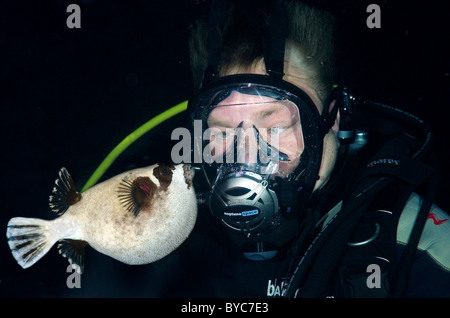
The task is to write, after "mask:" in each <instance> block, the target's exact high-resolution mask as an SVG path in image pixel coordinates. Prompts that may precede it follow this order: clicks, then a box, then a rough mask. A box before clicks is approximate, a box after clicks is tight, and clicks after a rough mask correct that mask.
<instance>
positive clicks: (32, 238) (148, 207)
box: [7, 164, 197, 268]
mask: <svg viewBox="0 0 450 318" xmlns="http://www.w3.org/2000/svg"><path fill="white" fill-rule="evenodd" d="M193 175H194V173H193V170H191V168H190V167H189V166H188V165H176V166H164V165H159V164H156V165H152V166H149V167H145V168H139V169H134V170H130V171H127V172H124V173H122V174H119V175H117V176H115V177H112V178H111V179H109V180H106V181H104V182H102V183H100V184H98V185H96V186H94V187H92V188H90V189H88V190H87V191H85V192H84V193H82V194H80V193H78V192H76V190H75V188H74V183H73V180H72V178H71V176H70V175H69V174H68V172H67V170H66V169H65V168H63V169H61V171H60V173H59V178H58V179H57V180H56V182H55V188H54V190H53V193H52V195H51V196H50V207H51V208H52V209H53V210H54V211H55V212H57V213H58V214H61V216H60V217H58V218H56V219H54V220H50V221H46V220H41V219H33V218H21V217H18V218H12V219H11V220H10V221H9V223H8V228H7V237H8V243H9V246H10V248H11V251H12V254H13V256H14V258H15V259H16V260H17V262H18V263H19V264H20V265H21V266H22V267H23V268H27V267H29V266H31V265H33V264H34V263H35V262H37V261H38V260H39V259H40V258H41V257H42V256H44V255H45V254H46V253H47V252H48V250H49V249H50V248H51V247H52V246H53V245H54V244H55V243H56V242H58V241H60V243H59V244H58V249H59V251H60V253H61V254H62V255H63V256H65V257H67V258H68V259H69V261H70V262H71V263H76V264H78V265H80V267H81V268H82V267H83V252H84V246H86V245H90V246H91V247H93V248H94V249H95V250H97V251H99V252H101V253H103V254H106V255H109V256H111V257H113V258H115V259H117V260H119V261H121V262H123V263H126V264H130V265H138V264H147V263H151V262H155V261H157V260H159V259H161V258H163V257H164V256H166V255H168V254H169V253H171V252H172V251H173V250H175V249H176V248H177V247H178V246H179V245H180V244H181V243H182V242H183V241H184V240H185V239H186V238H187V237H188V236H189V234H190V232H191V231H192V229H193V227H194V224H195V220H196V216H197V202H196V196H195V192H194V188H193V186H192V178H193Z"/></svg>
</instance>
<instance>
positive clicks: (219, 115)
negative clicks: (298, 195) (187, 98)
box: [204, 90, 304, 178]
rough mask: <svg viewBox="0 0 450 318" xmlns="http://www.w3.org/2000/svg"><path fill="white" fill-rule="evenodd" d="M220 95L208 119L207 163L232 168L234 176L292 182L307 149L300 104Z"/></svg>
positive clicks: (272, 98)
mask: <svg viewBox="0 0 450 318" xmlns="http://www.w3.org/2000/svg"><path fill="white" fill-rule="evenodd" d="M253 94H256V95H253ZM217 96H220V97H218V98H216V99H215V101H218V103H217V104H213V105H211V107H209V114H208V116H207V117H206V125H205V126H206V127H207V129H206V130H205V133H204V140H205V143H206V145H205V151H204V155H206V157H207V158H204V159H205V161H206V162H207V163H213V162H215V163H227V164H232V165H228V167H229V169H233V170H234V171H236V169H244V170H251V171H255V172H257V173H260V174H263V175H265V174H271V175H273V176H281V177H282V178H286V177H288V176H289V174H290V173H292V172H293V171H294V169H295V167H296V166H297V165H298V163H299V160H300V156H301V154H302V152H303V149H304V143H303V134H302V130H301V124H300V114H299V110H298V107H297V105H296V104H294V103H293V102H291V101H289V100H287V99H286V98H283V97H282V96H277V98H275V96H263V95H262V94H260V92H258V91H257V90H253V91H252V94H248V91H246V92H245V93H243V92H239V91H236V90H235V91H231V92H228V93H224V92H222V93H219V94H217Z"/></svg>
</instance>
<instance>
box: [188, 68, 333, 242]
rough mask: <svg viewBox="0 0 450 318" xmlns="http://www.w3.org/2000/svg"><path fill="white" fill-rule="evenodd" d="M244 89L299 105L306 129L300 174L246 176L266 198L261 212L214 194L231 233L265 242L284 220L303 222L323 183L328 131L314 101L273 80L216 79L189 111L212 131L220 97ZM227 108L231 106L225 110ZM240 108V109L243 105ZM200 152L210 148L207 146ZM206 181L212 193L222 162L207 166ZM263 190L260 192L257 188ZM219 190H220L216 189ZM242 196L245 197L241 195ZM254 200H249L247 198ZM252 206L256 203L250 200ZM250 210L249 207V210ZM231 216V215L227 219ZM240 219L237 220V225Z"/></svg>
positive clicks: (216, 210)
mask: <svg viewBox="0 0 450 318" xmlns="http://www.w3.org/2000/svg"><path fill="white" fill-rule="evenodd" d="M238 87H248V88H249V90H250V89H251V88H255V89H256V90H257V91H258V93H259V94H261V95H262V96H268V97H274V96H283V98H285V99H287V100H289V101H290V102H292V103H294V104H295V105H296V106H297V108H298V111H299V114H300V124H301V127H302V133H303V142H304V150H303V152H302V154H301V156H300V162H299V164H298V166H297V167H296V168H295V170H294V171H293V172H292V173H291V174H290V175H289V176H288V177H287V178H280V177H277V178H275V179H267V178H264V177H261V176H257V175H255V174H253V173H251V172H248V173H246V174H245V175H243V176H242V175H241V177H244V178H243V182H245V183H247V184H252V186H250V185H249V186H248V187H247V188H248V189H252V187H254V188H255V189H256V190H255V192H254V195H255V196H260V197H264V199H263V201H264V202H266V203H267V204H265V207H261V206H259V207H258V208H257V209H258V211H259V213H257V214H256V213H254V214H252V212H251V211H253V209H251V208H250V206H251V205H250V204H248V205H246V204H244V205H241V204H240V203H236V204H234V203H233V202H231V201H232V200H230V199H232V197H230V196H228V195H227V194H224V193H223V189H218V191H216V192H215V191H214V189H213V190H212V191H211V193H210V196H209V200H208V204H209V206H210V208H211V212H212V214H213V215H214V217H215V218H217V219H218V220H219V221H220V222H221V223H222V224H224V225H225V226H226V227H227V228H228V229H230V230H232V231H234V232H239V233H241V234H243V235H244V236H245V237H246V238H247V239H250V238H254V237H261V236H262V235H264V234H267V233H270V232H272V231H273V230H274V229H276V228H277V227H278V225H279V224H280V222H282V219H283V218H289V219H292V218H294V217H298V216H299V215H301V214H302V212H303V211H304V210H305V209H306V207H307V206H308V204H309V199H310V197H311V194H312V191H313V189H314V185H315V182H316V181H317V179H318V175H319V169H320V165H321V161H322V148H323V137H324V131H328V129H324V127H325V121H326V120H325V119H324V118H325V117H324V116H321V115H320V113H319V111H318V109H317V107H316V105H315V104H314V102H313V101H312V100H311V98H310V97H309V96H308V95H307V94H306V93H305V92H304V91H303V90H301V89H300V88H298V87H297V86H295V85H293V84H291V83H289V82H286V81H284V80H281V79H278V78H274V77H272V76H267V75H259V74H239V75H230V76H224V77H219V78H215V79H214V80H212V81H210V82H208V83H207V85H205V86H204V87H203V88H202V89H201V90H200V92H199V93H198V94H197V95H196V96H195V97H194V98H193V99H191V100H190V101H189V104H188V111H189V112H190V114H191V119H192V121H194V120H201V121H202V128H203V129H206V128H207V118H208V116H209V114H210V113H211V111H212V109H213V108H214V107H213V105H217V104H218V101H217V98H218V96H219V95H218V94H219V92H223V91H227V90H229V91H233V90H235V89H237V88H238ZM225 107H226V106H225ZM237 107H239V106H237ZM195 142H197V143H196V144H195V145H194V147H195V148H197V149H199V148H200V149H204V147H205V141H202V144H198V140H197V141H194V143H195ZM201 170H202V171H203V174H204V176H205V177H206V179H207V180H208V182H209V184H210V186H211V188H213V187H214V186H215V185H214V184H211V180H215V177H216V175H215V174H217V173H218V164H217V163H214V162H213V163H203V164H202V169H201ZM224 182H226V183H227V184H228V185H226V187H228V186H230V187H233V184H234V183H235V182H236V181H235V180H233V179H232V178H225V179H224ZM258 187H259V188H260V190H258V189H257V188H258ZM216 190H217V189H216ZM236 197H239V196H236ZM250 197H251V195H250V194H249V195H248V196H247V199H248V198H250ZM241 199H242V198H241ZM250 201H251V200H250ZM233 206H235V207H237V208H238V210H239V211H240V212H239V213H242V212H245V214H246V216H242V215H241V216H238V217H236V218H233V217H232V214H231V213H233V212H227V211H229V209H230V208H231V207H233ZM244 206H246V207H244ZM226 213H228V215H226ZM233 219H234V220H233Z"/></svg>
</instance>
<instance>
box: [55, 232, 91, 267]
mask: <svg viewBox="0 0 450 318" xmlns="http://www.w3.org/2000/svg"><path fill="white" fill-rule="evenodd" d="M87 245H89V244H88V242H86V241H83V240H61V241H59V244H58V252H59V254H61V255H62V256H63V257H66V258H67V259H68V260H69V263H70V264H76V265H78V268H77V271H78V272H79V273H80V274H81V273H83V270H84V248H85V247H86V246H87Z"/></svg>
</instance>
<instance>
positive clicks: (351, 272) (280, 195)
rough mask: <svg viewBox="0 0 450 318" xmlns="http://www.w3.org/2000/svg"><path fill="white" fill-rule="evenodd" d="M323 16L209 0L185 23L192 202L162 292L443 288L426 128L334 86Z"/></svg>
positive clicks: (443, 248) (449, 259) (446, 233)
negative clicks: (194, 158) (173, 280)
mask: <svg viewBox="0 0 450 318" xmlns="http://www.w3.org/2000/svg"><path fill="white" fill-rule="evenodd" d="M334 24H335V23H334V17H333V16H332V14H331V13H329V12H328V11H326V10H323V9H321V8H318V7H314V6H311V5H309V4H306V3H302V2H300V1H239V2H238V1H225V0H217V1H215V0H214V1H212V4H211V9H210V12H209V16H208V19H207V20H199V21H198V22H197V23H196V25H195V26H194V27H193V29H192V34H191V38H190V43H189V44H190V51H191V67H192V72H193V76H194V84H195V87H196V89H197V92H196V94H195V96H194V97H193V98H192V99H190V101H189V105H188V111H189V114H190V120H191V121H192V125H193V127H194V126H195V125H197V127H199V126H200V127H201V131H202V135H201V136H200V137H199V138H198V136H196V137H197V138H195V137H194V139H195V140H194V145H195V146H194V149H193V152H194V153H196V154H197V155H200V156H202V162H201V164H199V165H198V167H197V169H199V171H198V172H197V174H196V178H195V180H194V181H195V186H196V191H197V193H198V198H199V202H201V203H202V205H201V206H200V210H199V217H198V221H197V224H196V227H195V229H194V231H193V233H192V234H191V237H190V238H189V239H188V240H187V241H186V242H185V243H184V244H183V245H182V246H181V247H180V249H179V251H178V252H179V257H180V262H181V263H182V264H183V269H182V271H183V273H182V277H183V284H177V285H176V286H173V289H171V290H170V292H171V295H179V296H181V295H183V296H207V297H445V296H447V297H448V296H450V249H449V246H450V217H449V216H448V215H447V214H446V213H445V212H444V211H442V210H441V209H440V208H439V207H437V206H436V205H434V204H433V196H434V193H435V192H436V190H437V186H438V170H437V167H436V159H435V157H434V156H433V153H432V152H431V150H430V147H431V133H430V129H429V127H428V126H427V125H426V124H425V123H424V122H423V121H422V120H421V119H419V118H417V117H415V116H413V115H411V114H409V113H407V112H405V111H403V110H400V109H397V108H394V107H392V106H389V105H385V104H382V103H378V102H374V101H370V100H365V99H363V98H361V97H358V96H355V95H353V94H352V92H351V91H350V90H349V89H348V88H347V87H346V86H345V83H338V85H334V84H336V78H337V75H336V67H335V52H334V50H335V45H334ZM419 190H420V191H421V194H420V195H419V194H417V193H416V192H417V191H419ZM179 277H181V276H179ZM180 285H182V286H180ZM168 290H169V287H168ZM175 290H176V291H175Z"/></svg>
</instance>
